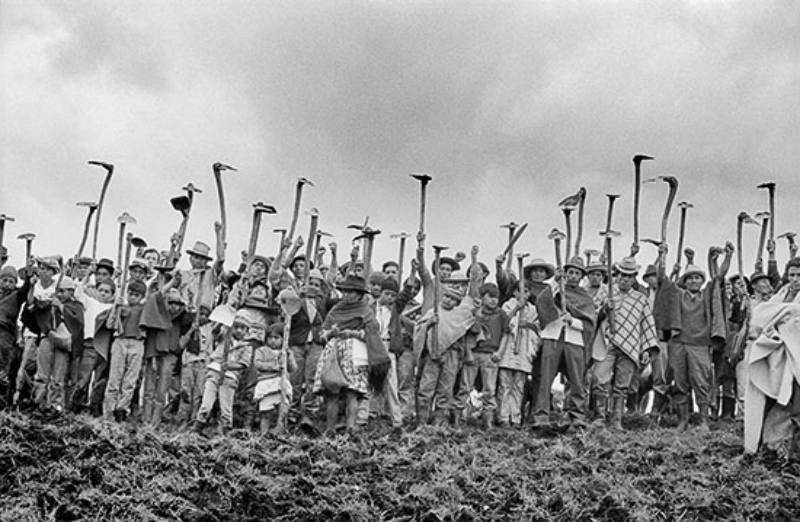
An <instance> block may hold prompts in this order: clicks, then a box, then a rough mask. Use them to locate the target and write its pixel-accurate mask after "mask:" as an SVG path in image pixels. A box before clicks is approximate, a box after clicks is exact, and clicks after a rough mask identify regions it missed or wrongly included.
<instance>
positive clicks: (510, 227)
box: [500, 221, 519, 271]
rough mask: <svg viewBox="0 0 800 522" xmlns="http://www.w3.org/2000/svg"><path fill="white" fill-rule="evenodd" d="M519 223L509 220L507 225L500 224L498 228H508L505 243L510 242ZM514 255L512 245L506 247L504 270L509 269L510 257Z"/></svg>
mask: <svg viewBox="0 0 800 522" xmlns="http://www.w3.org/2000/svg"><path fill="white" fill-rule="evenodd" d="M518 226H519V225H518V224H516V223H514V222H513V221H511V222H510V223H508V224H507V225H500V228H507V229H508V243H507V245H510V244H511V240H512V239H513V238H514V231H515V230H517V227H518ZM513 256H514V247H513V246H512V247H511V248H509V249H508V259H507V260H506V270H509V271H510V270H511V258H512V257H513Z"/></svg>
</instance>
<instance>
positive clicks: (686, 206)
mask: <svg viewBox="0 0 800 522" xmlns="http://www.w3.org/2000/svg"><path fill="white" fill-rule="evenodd" d="M678 207H679V208H680V209H681V227H680V230H679V231H678V260H677V261H675V262H676V263H678V265H679V266H680V264H681V255H682V252H683V240H684V238H685V236H686V213H687V212H688V211H689V209H690V208H694V205H692V204H691V203H689V202H686V201H681V202H680V203H678Z"/></svg>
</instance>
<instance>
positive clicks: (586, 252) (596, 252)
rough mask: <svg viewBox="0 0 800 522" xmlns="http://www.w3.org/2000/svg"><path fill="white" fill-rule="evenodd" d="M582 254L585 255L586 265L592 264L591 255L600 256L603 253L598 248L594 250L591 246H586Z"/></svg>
mask: <svg viewBox="0 0 800 522" xmlns="http://www.w3.org/2000/svg"><path fill="white" fill-rule="evenodd" d="M583 255H585V256H586V266H587V267H588V266H589V265H591V264H592V257H600V256H602V255H603V253H602V252H600V251H599V250H594V249H593V248H587V249H586V250H584V251H583Z"/></svg>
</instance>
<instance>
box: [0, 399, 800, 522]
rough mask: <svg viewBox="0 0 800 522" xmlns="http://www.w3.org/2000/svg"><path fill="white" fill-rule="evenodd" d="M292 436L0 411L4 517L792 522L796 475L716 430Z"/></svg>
mask: <svg viewBox="0 0 800 522" xmlns="http://www.w3.org/2000/svg"><path fill="white" fill-rule="evenodd" d="M626 424H627V425H628V426H631V427H633V430H632V431H627V432H625V433H621V434H617V433H611V432H609V431H607V430H604V429H591V430H588V431H585V432H582V433H578V434H570V435H554V436H550V437H542V436H535V435H534V434H532V433H531V432H530V431H517V430H513V431H502V430H493V431H491V432H490V433H489V434H485V433H483V432H481V431H477V430H473V429H471V428H470V429H466V430H464V431H462V432H459V433H453V432H451V431H449V430H446V429H438V428H426V429H423V430H419V431H416V432H409V433H405V434H402V435H393V434H391V432H390V431H388V430H382V429H378V430H375V431H373V432H371V433H369V434H363V435H361V436H357V437H344V436H343V437H340V438H337V439H333V440H331V439H323V438H320V439H309V438H306V437H302V436H288V437H286V438H283V439H276V438H271V437H264V438H260V437H253V436H250V435H249V434H247V433H244V432H234V433H233V434H231V435H230V436H229V437H228V438H225V439H221V438H217V439H210V440H209V439H204V438H201V437H198V436H197V435H195V434H193V433H174V432H154V431H152V430H149V429H139V430H134V429H132V428H130V427H128V426H124V427H123V426H105V425H103V424H102V423H100V422H97V421H95V420H88V419H83V418H75V417H72V418H68V419H59V420H58V421H56V422H55V423H52V422H47V423H45V422H43V420H42V419H40V418H36V417H29V416H26V415H21V414H7V413H3V414H0V517H2V519H3V520H13V521H15V522H21V521H23V520H41V519H51V520H77V519H83V520H108V519H129V520H134V519H135V520H160V519H176V520H178V519H179V520H197V521H200V520H254V521H255V520H258V521H263V520H311V519H319V520H363V521H374V520H381V519H383V520H395V521H400V520H429V521H437V520H503V519H508V520H552V519H560V520H571V521H593V520H713V519H726V520H791V519H793V517H800V477H798V476H797V475H796V474H793V473H792V472H791V470H790V471H779V470H774V469H769V468H767V467H765V465H764V464H763V463H762V462H761V459H751V460H743V459H742V456H741V439H740V435H739V434H737V433H736V432H735V429H734V428H733V427H732V426H730V425H727V426H725V425H722V426H721V427H719V429H715V430H713V431H711V432H710V433H700V432H698V431H697V430H690V431H688V432H686V433H677V432H676V431H674V430H671V429H650V428H648V427H647V423H646V422H645V421H644V419H627V422H626Z"/></svg>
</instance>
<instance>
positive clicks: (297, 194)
mask: <svg viewBox="0 0 800 522" xmlns="http://www.w3.org/2000/svg"><path fill="white" fill-rule="evenodd" d="M304 185H310V186H312V187H313V186H314V183H313V182H312V181H311V180H310V179H307V178H304V177H299V178H297V186H296V187H295V191H294V209H293V210H292V223H291V225H290V226H289V236H288V237H289V241H293V240H294V231H295V229H296V228H297V219H298V218H299V217H300V200H301V198H302V197H303V186H304ZM308 240H309V241H311V238H308ZM281 245H283V243H282V242H281ZM281 248H282V246H281Z"/></svg>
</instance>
